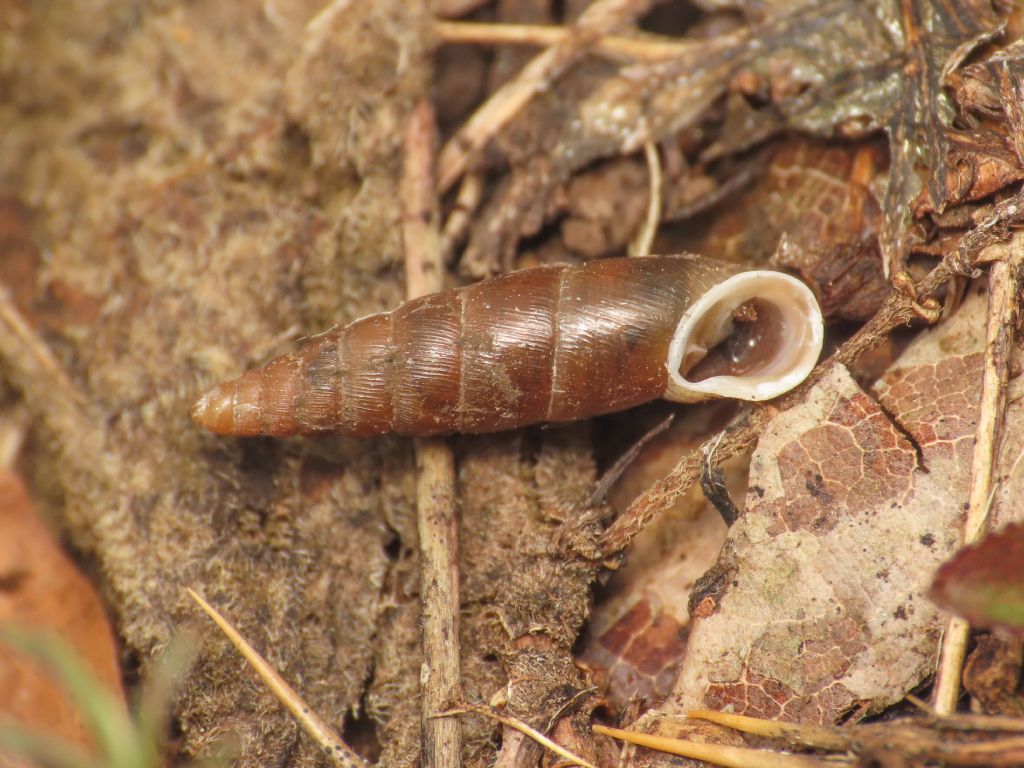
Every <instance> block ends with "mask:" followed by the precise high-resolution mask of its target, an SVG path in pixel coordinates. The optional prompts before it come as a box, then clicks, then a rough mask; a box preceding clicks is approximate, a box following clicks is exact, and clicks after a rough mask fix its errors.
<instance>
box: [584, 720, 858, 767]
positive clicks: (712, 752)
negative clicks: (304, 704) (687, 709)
mask: <svg viewBox="0 0 1024 768" xmlns="http://www.w3.org/2000/svg"><path fill="white" fill-rule="evenodd" d="M592 727H593V729H594V733H600V734H603V735H605V736H611V737H612V738H615V739H622V740H623V741H626V742H629V743H630V744H638V745H639V746H641V747H647V748H648V749H657V750H659V751H661V752H668V753H669V754H672V755H680V756H682V757H689V758H692V759H694V760H704V761H706V762H709V763H713V764H715V765H724V766H727V768H825V767H826V766H836V765H843V764H846V765H850V764H851V763H850V762H849V761H844V762H833V761H831V760H828V761H826V760H823V759H818V758H816V757H807V756H804V755H794V754H792V753H790V752H769V751H767V750H763V749H751V748H750V747H734V746H731V745H727V744H707V743H704V742H700V741H687V740H685V739H673V738H669V737H668V736H655V735H653V734H649V733H640V732H639V731H624V730H621V729H619V728H607V727H605V726H603V725H594V726H592Z"/></svg>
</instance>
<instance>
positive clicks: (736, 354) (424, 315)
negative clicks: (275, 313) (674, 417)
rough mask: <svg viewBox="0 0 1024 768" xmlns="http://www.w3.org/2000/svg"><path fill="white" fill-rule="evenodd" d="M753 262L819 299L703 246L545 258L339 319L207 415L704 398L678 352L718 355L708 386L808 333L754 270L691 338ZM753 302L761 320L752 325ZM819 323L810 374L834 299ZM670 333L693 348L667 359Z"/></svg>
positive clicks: (373, 429) (369, 425)
mask: <svg viewBox="0 0 1024 768" xmlns="http://www.w3.org/2000/svg"><path fill="white" fill-rule="evenodd" d="M737 275H743V276H746V277H751V276H753V278H752V279H751V280H747V281H746V282H745V283H744V285H747V284H749V285H751V286H755V287H756V286H757V285H759V281H771V282H772V283H773V284H774V283H775V282H777V280H775V278H773V277H772V276H775V277H777V278H778V280H783V281H788V282H787V283H786V285H787V286H788V285H789V283H792V284H794V285H795V286H798V287H797V288H794V289H793V290H796V291H797V292H799V291H800V290H802V291H803V292H805V293H806V296H809V297H810V299H809V302H810V305H811V306H813V310H814V312H817V304H816V302H815V301H814V299H813V295H811V294H810V291H809V290H808V289H807V288H806V287H804V286H803V285H802V284H801V283H799V282H798V281H796V280H795V279H794V278H791V277H789V276H786V275H782V274H781V273H775V272H763V271H758V272H743V270H742V269H741V268H740V267H738V266H736V265H733V264H726V263H723V262H718V261H713V260H710V259H703V258H700V257H697V256H692V255H681V256H652V257H647V258H633V259H605V260H600V261H592V262H588V263H586V264H583V265H580V266H552V267H540V268H537V269H529V270H524V271H521V272H514V273H511V274H508V275H504V276H502V277H497V278H494V279H492V280H485V281H483V282H480V283H476V284H474V285H470V286H467V287H465V288H460V289H456V290H449V291H443V292H441V293H436V294H432V295H430V296H424V297H422V298H419V299H414V300H412V301H408V302H406V303H405V304H403V305H402V306H400V307H399V308H398V309H396V310H394V311H393V312H390V313H386V314H377V315H370V316H369V317H364V318H362V319H361V320H357V321H355V322H353V323H351V324H350V325H348V326H346V327H344V328H340V329H336V330H333V331H331V332H329V333H326V334H323V335H321V336H319V337H316V338H314V339H312V340H310V341H309V342H307V343H306V345H305V346H304V347H303V348H302V349H301V350H299V351H298V352H296V353H294V354H289V355H284V356H283V357H279V358H277V359H275V360H272V361H271V362H270V363H269V364H267V365H266V366H265V367H263V368H258V369H255V370H251V371H249V372H247V373H245V374H244V375H242V376H241V377H239V378H237V379H235V380H234V381H229V382H226V383H223V384H220V385H218V386H217V387H215V388H214V389H212V390H211V391H210V392H208V393H207V394H206V395H204V396H203V397H202V398H201V399H200V400H199V401H198V402H197V403H196V405H195V406H194V408H193V409H192V416H193V418H194V419H195V420H196V421H197V422H199V423H200V424H201V425H203V426H204V427H206V428H207V429H209V430H211V431H213V432H216V433H219V434H229V435H293V434H317V433H325V432H331V433H340V434H345V435H352V436H360V437H363V436H370V435H380V434H384V433H388V432H394V433H398V434H400V435H410V436H426V435H435V434H447V433H452V432H494V431H498V430H503V429H510V428H513V427H519V426H524V425H527V424H533V423H537V422H564V421H573V420H576V419H583V418H587V417H590V416H595V415H598V414H602V413H609V412H612V411H618V410H622V409H625V408H629V407H631V406H634V405H637V404H639V403H643V402H647V401H649V400H653V399H656V398H658V397H663V396H666V397H669V398H670V399H674V400H681V401H692V400H698V399H703V398H705V397H708V396H714V394H715V393H714V392H711V393H710V394H708V393H704V392H701V391H694V392H686V391H682V390H680V386H679V382H680V377H679V375H674V373H673V370H672V367H673V365H674V366H675V374H686V373H687V372H688V370H690V369H694V368H695V367H699V366H702V365H703V366H704V367H706V368H707V369H708V371H707V373H706V374H701V375H700V376H699V377H691V378H693V379H694V381H693V382H689V381H683V382H682V383H683V385H684V386H683V388H682V389H684V390H685V389H689V387H690V385H691V384H692V385H693V388H694V389H699V388H700V387H701V386H702V385H703V384H704V381H703V380H705V379H706V380H707V382H708V383H710V382H714V381H717V380H718V379H722V380H723V381H724V380H725V379H726V378H728V377H729V376H730V375H734V376H735V375H743V374H744V372H745V371H747V370H751V369H756V370H761V369H762V368H764V369H765V370H770V369H771V368H772V366H773V365H774V366H776V367H778V365H777V363H774V362H772V361H771V360H770V359H769V358H771V356H772V355H775V354H777V352H778V351H779V349H780V348H786V347H787V346H790V347H792V346H793V345H792V344H789V343H788V342H786V341H785V340H784V339H781V338H779V337H780V334H782V333H784V332H787V333H793V332H794V328H793V327H792V326H794V324H795V321H794V320H793V319H792V317H791V315H792V311H791V308H787V307H786V305H787V304H788V303H790V299H789V298H787V297H785V296H784V297H782V298H781V299H779V300H777V301H776V304H777V305H778V306H776V304H771V294H772V290H775V289H773V288H771V286H769V285H768V282H764V284H765V286H766V288H769V289H770V290H768V291H767V293H768V294H769V299H761V298H760V297H759V294H758V293H757V292H756V291H755V292H754V293H751V290H752V289H751V288H750V287H749V286H748V287H746V288H744V289H743V292H742V295H741V296H739V298H736V299H734V300H732V301H731V302H729V301H727V302H726V303H723V302H722V301H719V300H718V299H715V302H717V303H715V304H714V306H713V307H711V308H710V309H711V311H710V312H709V313H708V316H709V317H712V318H713V321H712V322H713V324H714V325H715V327H713V328H711V327H710V326H709V328H710V329H709V330H707V329H706V330H703V331H700V333H703V334H704V336H706V337H707V338H704V339H703V340H700V339H698V342H697V343H695V342H694V341H693V340H692V339H684V340H683V341H682V342H680V341H679V339H678V336H679V334H678V328H680V327H681V326H682V325H683V323H682V322H681V319H680V318H682V317H686V316H687V315H688V310H692V309H693V308H694V307H696V306H697V305H698V304H699V303H700V301H701V300H702V297H706V296H709V295H712V294H714V293H715V291H716V290H718V289H719V288H720V287H721V286H723V285H725V284H727V283H728V282H729V281H730V280H731V279H733V278H735V277H736V276H737ZM766 276H767V277H766ZM787 290H788V289H787ZM747 294H750V295H749V296H748V295H747ZM806 296H802V295H801V298H800V299H799V300H798V301H797V302H796V303H797V304H799V303H800V301H804V302H805V303H806ZM758 302H760V303H758ZM766 302H768V303H766ZM741 305H742V306H743V308H744V309H743V311H744V312H746V314H748V315H750V314H752V315H753V316H756V317H760V318H761V320H760V321H759V322H753V323H751V324H750V325H749V327H748V326H746V325H744V326H742V327H744V328H747V332H745V333H740V334H737V333H736V332H735V331H736V329H737V328H740V327H741V322H744V321H743V313H742V312H739V311H738V310H737V307H739V306H741ZM801 306H802V305H801ZM758 308H759V309H758ZM780 312H781V313H782V314H783V315H785V317H782V315H780ZM691 314H692V312H691ZM780 317H782V320H780ZM786 318H789V319H788V320H787V319H786ZM689 322H690V323H691V324H692V323H694V322H696V323H697V324H698V325H697V326H696V327H701V326H700V324H701V323H704V325H707V323H708V321H705V320H703V319H702V318H696V319H693V318H691V319H690V321H689ZM814 322H816V323H817V325H816V326H814ZM787 323H788V325H789V326H790V327H788V328H787V327H786V325H787ZM811 325H812V326H814V327H811V328H810V330H809V331H808V330H807V329H806V328H805V329H803V330H802V331H801V329H796V330H797V331H801V332H802V333H803V335H804V338H802V339H801V340H799V344H802V345H803V346H805V347H807V349H804V350H803V351H800V354H799V357H800V361H799V365H800V366H801V369H803V368H806V370H803V372H802V373H801V374H800V375H799V376H798V377H796V378H797V380H799V379H802V378H803V377H804V376H806V374H807V372H809V371H810V368H811V367H812V366H813V363H814V360H816V359H817V355H818V352H819V350H820V347H821V332H820V326H821V319H820V313H819V314H818V315H817V320H816V321H813V320H812V322H811ZM674 334H675V335H676V341H673V335H674ZM737 340H738V341H737ZM680 345H681V346H680ZM814 345H817V346H816V347H815V346H814ZM670 346H676V347H680V349H681V351H680V352H679V354H677V355H676V357H678V358H679V359H678V360H677V361H676V362H675V363H668V364H667V363H666V360H667V357H668V355H669V352H670ZM798 346H799V345H798ZM719 347H721V349H719ZM740 347H742V349H740ZM712 348H713V353H712V354H708V353H707V352H706V350H707V349H712ZM748 348H749V349H748ZM716 355H717V357H716ZM790 356H791V357H792V354H791V355H790ZM745 358H746V359H745ZM812 358H813V359H812ZM702 359H703V362H702ZM807 360H810V363H809V364H807V362H806V361H807ZM766 361H767V362H766ZM681 367H682V368H683V370H680V368H681ZM786 375H789V376H790V377H791V378H794V377H793V376H792V374H791V373H787V374H786ZM673 379H674V380H675V383H673ZM797 380H794V381H793V383H789V384H788V385H786V386H785V387H784V389H789V388H790V387H791V386H793V385H794V384H795V383H797ZM762 389H763V388H762ZM764 391H767V390H764ZM779 393H780V392H779V391H773V392H772V394H770V395H768V396H775V395H776V394H779ZM737 396H739V397H743V396H744V395H743V394H740V395H737ZM747 399H763V398H762V397H761V396H757V395H756V394H755V395H754V396H748V397H747Z"/></svg>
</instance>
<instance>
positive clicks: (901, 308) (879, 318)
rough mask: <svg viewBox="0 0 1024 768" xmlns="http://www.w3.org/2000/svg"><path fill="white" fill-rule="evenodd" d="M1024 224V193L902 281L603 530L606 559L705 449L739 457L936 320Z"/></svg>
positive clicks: (664, 505) (688, 476)
mask: <svg viewBox="0 0 1024 768" xmlns="http://www.w3.org/2000/svg"><path fill="white" fill-rule="evenodd" d="M1021 220H1024V190H1021V191H1018V192H1017V194H1015V195H1014V196H1013V197H1009V198H1007V199H1006V200H1003V201H1001V202H999V203H997V204H996V205H995V206H994V207H993V210H992V212H991V213H990V214H989V215H988V216H987V217H986V218H985V220H984V221H982V222H981V223H980V224H978V226H976V227H975V228H974V229H972V230H971V231H970V232H968V233H967V234H966V235H964V236H963V237H962V238H961V239H960V242H959V243H958V244H957V247H956V249H955V250H954V251H952V252H951V253H949V254H947V255H946V256H945V257H944V258H943V259H942V261H941V262H939V264H938V266H936V267H935V268H934V269H933V270H932V271H931V272H929V273H928V274H927V275H926V276H925V278H924V279H923V280H922V281H921V282H920V283H919V284H918V285H916V286H915V285H914V284H913V283H912V282H910V281H909V280H902V281H901V285H902V287H901V288H899V289H897V290H893V291H891V292H890V294H889V296H888V297H886V300H885V302H884V303H883V304H882V307H881V309H879V310H878V312H876V313H875V315H874V316H873V317H872V318H871V319H870V320H869V321H868V322H867V323H865V324H864V325H863V326H862V327H861V328H860V330H858V331H857V333H855V334H854V335H853V336H852V337H850V338H849V339H848V340H847V341H846V342H845V343H844V344H843V345H842V346H841V347H840V348H839V349H838V350H837V351H836V352H835V354H833V355H832V356H831V357H830V358H829V359H827V360H825V361H824V362H823V363H820V364H819V365H818V366H817V367H816V368H815V369H814V370H813V371H812V372H811V375H810V376H808V377H807V380H806V381H805V382H804V383H803V384H802V385H800V386H799V387H797V388H796V389H794V390H793V391H792V392H790V393H789V394H787V395H785V396H783V397H781V398H779V400H778V401H777V402H776V403H775V404H768V405H762V406H747V407H746V408H744V409H743V410H742V411H741V412H740V413H739V414H738V415H737V416H736V417H735V418H734V419H733V420H732V421H731V422H729V424H728V425H726V427H725V429H724V430H722V431H723V433H724V437H721V438H719V436H718V435H715V436H713V437H711V438H710V439H709V440H707V441H706V442H705V443H704V444H702V445H701V446H699V447H697V448H696V449H694V450H693V451H690V452H689V453H688V454H686V455H685V456H684V457H683V458H682V460H681V461H680V462H679V463H678V464H677V465H676V466H675V467H674V468H673V469H672V471H671V472H669V473H668V474H667V475H666V476H665V477H664V478H662V479H661V480H659V481H658V482H657V483H655V484H654V485H652V486H651V487H650V488H649V489H647V491H645V492H644V493H643V494H642V495H640V496H639V497H637V498H636V499H635V500H634V501H633V503H632V504H630V505H629V508H628V509H627V510H626V511H625V512H624V513H623V514H622V515H621V516H620V517H619V518H618V519H617V520H616V521H615V522H614V523H612V525H611V526H610V527H609V528H608V530H607V531H605V533H604V536H603V537H602V549H603V551H604V553H605V554H606V555H608V556H610V555H613V554H614V553H616V552H621V551H622V550H623V549H624V548H625V547H626V545H627V544H629V542H630V541H631V540H632V539H633V537H634V536H636V534H638V533H639V532H640V531H642V530H643V529H644V528H645V527H646V526H647V524H648V523H650V521H651V520H653V519H654V517H655V516H656V515H657V514H658V513H660V512H661V511H662V510H665V509H668V507H670V506H672V504H673V503H674V502H675V500H676V499H677V498H678V497H679V496H680V495H681V494H683V493H686V491H687V490H688V489H689V488H690V486H692V485H693V484H694V483H695V482H696V481H697V479H698V477H699V476H700V470H701V455H702V451H703V450H704V448H705V445H707V446H710V445H711V444H712V442H714V441H716V440H719V439H721V442H720V444H719V445H718V447H717V449H716V451H715V455H716V456H717V457H718V460H719V461H725V460H726V459H728V458H730V457H732V456H735V455H736V454H738V453H740V452H741V451H744V450H746V449H748V448H750V447H752V446H753V445H754V443H755V442H756V441H757V438H758V436H759V435H760V434H761V432H762V430H763V429H764V427H765V426H766V425H767V424H768V422H769V421H770V419H771V417H772V415H774V413H775V412H776V411H777V410H784V409H785V408H787V407H789V406H790V405H793V404H795V403H797V402H798V401H799V400H800V399H801V398H802V397H803V396H804V395H805V394H806V393H807V391H808V390H809V389H810V388H811V387H812V386H813V385H814V383H815V382H816V381H818V380H819V379H820V378H821V377H822V375H823V374H824V373H825V371H827V370H828V369H829V368H830V367H831V366H832V365H833V364H835V363H841V364H842V365H846V366H849V365H852V364H853V363H854V362H856V360H857V359H858V358H859V357H860V356H861V355H862V354H863V353H864V352H866V351H867V350H869V349H871V348H872V347H874V346H876V345H877V344H879V343H881V341H882V340H883V339H885V337H886V336H887V335H888V334H889V333H890V332H891V331H892V330H893V329H895V328H898V327H899V326H901V325H906V324H907V323H909V322H911V321H912V320H914V319H916V318H925V319H928V320H931V321H934V320H935V319H937V318H938V316H939V313H940V308H939V305H938V303H937V302H936V301H935V300H934V299H933V298H932V296H933V294H934V293H935V292H936V291H938V290H939V288H941V287H942V286H943V285H945V284H946V283H947V282H948V281H949V280H950V278H952V277H954V276H956V275H972V276H973V275H974V274H975V272H976V270H977V264H978V262H979V261H981V259H982V253H983V250H984V249H985V248H986V247H987V246H989V245H992V244H993V243H997V242H1000V241H1002V240H1005V239H1006V237H1007V236H1008V233H1009V229H1010V227H1011V226H1012V225H1013V224H1015V223H1018V222H1020V221H1021Z"/></svg>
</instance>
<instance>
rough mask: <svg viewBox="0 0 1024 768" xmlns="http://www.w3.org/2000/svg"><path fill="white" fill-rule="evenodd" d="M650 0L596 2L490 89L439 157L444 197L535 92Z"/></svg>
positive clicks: (549, 83) (440, 180)
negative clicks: (558, 38) (560, 36)
mask: <svg viewBox="0 0 1024 768" xmlns="http://www.w3.org/2000/svg"><path fill="white" fill-rule="evenodd" d="M649 4H650V0H597V2H595V3H593V4H592V5H590V6H589V7H588V8H587V9H586V10H585V11H584V12H583V13H582V14H581V15H580V18H579V20H578V21H577V22H576V24H575V25H573V26H572V27H570V28H568V29H567V30H566V34H565V37H564V38H563V39H562V40H561V41H559V42H558V43H556V44H555V45H553V46H552V47H550V48H548V49H547V50H545V51H544V52H543V53H541V54H539V55H537V56H536V57H534V58H533V60H531V61H530V62H529V63H528V64H527V65H526V66H525V67H523V69H522V70H521V71H520V72H519V74H517V75H516V76H515V77H514V78H512V79H511V80H509V81H508V82H507V83H505V84H504V85H503V86H502V87H501V88H499V89H498V90H497V91H495V93H494V94H492V95H491V97H490V98H489V99H488V100H487V101H486V102H484V104H483V106H481V107H480V108H479V109H478V110H477V111H476V112H475V113H474V114H473V115H472V117H470V118H469V120H467V121H466V123H465V125H463V126H462V127H461V128H460V129H459V131H458V132H457V133H456V134H455V135H454V136H453V137H452V138H451V139H450V140H449V141H448V143H447V144H446V145H445V147H444V149H442V150H441V154H440V156H439V159H438V174H437V176H438V189H439V191H440V192H441V194H444V192H446V191H447V190H448V189H450V188H451V186H452V184H454V183H455V181H456V179H458V178H459V176H461V175H462V174H463V173H464V172H465V170H466V167H467V166H468V164H469V160H470V157H471V156H472V155H474V154H475V153H476V152H478V151H480V150H481V149H482V148H483V147H484V145H485V144H487V142H488V141H490V139H491V137H492V136H494V135H495V134H497V133H498V131H500V130H501V129H502V128H504V127H505V125H507V124H508V122H509V121H510V120H511V119H512V118H513V117H515V115H517V114H518V113H519V111H520V110H521V109H522V108H523V107H524V106H525V105H526V103H527V102H529V101H530V100H531V99H532V98H533V97H534V96H536V95H537V94H538V93H541V92H543V91H545V90H547V89H548V88H550V87H551V84H552V83H553V82H554V81H555V79H556V78H557V77H558V76H559V75H561V74H562V72H564V71H565V70H566V68H567V67H569V66H570V65H571V64H572V63H573V62H574V61H576V60H577V59H578V58H579V57H580V56H582V55H583V53H584V52H585V51H586V50H587V49H588V48H590V47H591V46H592V45H594V44H595V43H596V42H597V41H598V40H600V39H601V38H602V37H603V36H604V35H605V33H607V32H608V31H609V30H611V29H613V28H615V27H617V26H619V25H621V24H624V23H626V22H628V21H630V20H631V19H632V18H633V17H634V16H636V15H637V14H639V13H642V12H643V11H645V10H646V9H647V7H648V5H649Z"/></svg>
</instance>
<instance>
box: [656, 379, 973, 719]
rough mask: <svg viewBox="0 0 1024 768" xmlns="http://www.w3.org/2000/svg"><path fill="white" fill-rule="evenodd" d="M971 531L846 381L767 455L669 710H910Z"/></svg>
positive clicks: (765, 449)
mask: <svg viewBox="0 0 1024 768" xmlns="http://www.w3.org/2000/svg"><path fill="white" fill-rule="evenodd" d="M958 519H959V509H958V506H957V503H956V500H955V499H954V498H953V497H952V496H951V495H950V494H949V492H948V491H947V490H946V489H945V488H944V487H943V483H942V482H941V480H940V478H939V477H937V476H935V475H931V474H928V473H926V472H923V471H922V470H921V469H920V468H919V467H918V466H917V455H916V452H915V449H914V446H913V445H912V444H911V443H910V442H909V441H908V440H907V438H906V437H905V436H904V435H903V434H902V433H901V432H900V431H899V430H898V429H897V428H896V426H895V425H894V424H892V422H891V421H890V420H889V418H888V417H887V416H886V415H885V413H883V411H882V410H881V408H879V407H878V405H877V403H875V402H874V400H872V399H871V398H870V397H869V396H868V395H867V394H865V393H864V392H863V391H862V390H861V389H860V388H859V387H858V386H857V385H856V383H855V382H854V381H853V379H852V378H851V377H850V374H849V372H847V371H846V369H845V368H841V367H837V368H834V369H833V370H832V371H831V372H830V373H829V374H828V375H827V376H826V377H825V378H824V379H823V380H822V381H821V382H820V383H819V384H818V385H817V386H816V387H815V388H814V389H812V390H811V392H810V393H809V394H808V396H807V399H806V400H805V402H804V403H803V404H802V405H799V406H796V407H795V408H792V409H791V410H789V411H787V412H785V413H782V414H780V415H779V416H778V417H776V419H775V420H774V421H773V422H772V423H771V424H770V426H769V427H768V429H767V430H766V432H765V434H764V435H763V436H762V438H761V440H760V442H759V444H758V447H757V449H756V450H755V452H754V457H753V459H752V462H751V470H750V484H749V488H748V492H747V511H746V513H745V514H744V515H743V517H741V518H740V520H739V521H738V522H737V523H736V525H734V526H733V528H732V530H731V531H730V535H729V539H728V540H727V543H726V547H725V550H724V553H723V556H722V558H721V560H720V561H719V564H718V566H717V569H718V571H719V572H722V573H725V574H728V575H727V577H726V578H724V579H722V580H720V582H719V583H720V584H721V588H720V591H719V592H718V593H717V594H708V595H707V596H705V598H704V611H702V615H701V618H699V619H698V620H696V621H695V622H694V626H693V630H692V633H691V637H690V645H689V648H688V649H687V655H686V658H685V660H684V662H683V670H682V672H681V674H680V678H679V681H678V683H677V685H676V689H675V691H673V694H672V697H671V699H670V700H669V705H668V707H667V709H668V710H669V711H670V712H680V711H685V710H686V709H690V708H693V707H703V708H713V709H721V708H726V707H729V708H731V709H732V710H733V711H736V712H740V713H743V714H749V715H757V716H762V717H780V718H782V719H786V720H799V721H802V722H818V723H832V722H835V721H837V720H838V719H839V718H840V717H841V716H842V715H843V714H844V713H845V712H847V711H849V710H850V709H851V708H855V707H860V706H866V707H868V708H870V709H879V708H881V707H883V706H885V705H887V704H890V703H892V702H893V701H897V700H899V699H900V698H902V696H903V695H904V693H905V692H906V691H907V690H908V689H909V688H911V687H913V686H914V685H916V684H917V682H918V681H919V680H920V679H921V678H922V677H923V676H924V675H925V674H927V672H928V670H929V669H930V668H931V663H932V660H933V656H934V652H935V647H936V646H935V642H936V639H937V637H938V632H939V628H940V622H939V620H938V615H937V612H936V610H935V609H934V608H933V607H932V606H931V605H930V604H929V603H928V602H927V601H926V600H924V599H923V598H922V597H921V595H922V594H923V592H924V590H925V589H926V588H927V584H928V581H929V578H930V575H931V573H932V571H933V570H934V568H935V567H936V566H937V564H938V563H939V562H941V560H942V559H943V557H944V556H945V554H946V553H948V552H950V551H952V549H953V547H954V546H955V543H956V537H957V523H958ZM708 601H711V606H712V607H711V608H710V610H709V609H708Z"/></svg>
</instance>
